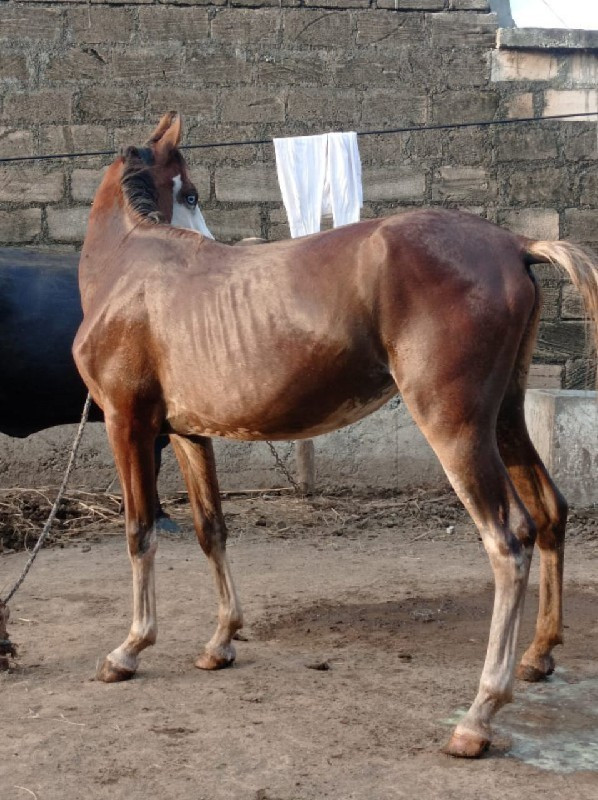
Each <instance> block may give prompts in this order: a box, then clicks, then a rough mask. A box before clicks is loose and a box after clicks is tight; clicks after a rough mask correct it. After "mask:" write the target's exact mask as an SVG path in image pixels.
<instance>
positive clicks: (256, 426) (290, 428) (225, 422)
mask: <svg viewBox="0 0 598 800" xmlns="http://www.w3.org/2000/svg"><path fill="white" fill-rule="evenodd" d="M396 394H397V388H396V385H395V384H394V382H393V383H392V384H390V385H386V386H384V387H381V388H379V389H378V390H377V391H376V392H374V393H372V394H371V395H370V396H369V397H367V398H363V397H357V398H355V397H353V398H346V397H345V398H344V399H343V400H342V401H340V402H339V403H338V404H337V405H336V406H335V407H334V408H330V406H329V405H327V404H322V408H321V411H320V412H319V411H318V409H317V407H314V406H313V405H311V406H310V407H309V408H306V409H302V408H301V407H296V406H293V405H292V404H290V405H288V406H286V405H285V404H283V405H282V406H281V407H280V411H279V413H276V412H271V411H270V412H269V413H264V412H263V409H262V408H261V407H259V408H255V409H253V408H251V407H248V408H246V409H245V411H244V413H243V414H241V415H239V414H238V413H233V412H228V413H227V410H226V408H222V409H221V413H218V411H214V410H211V409H210V411H208V412H205V413H202V410H201V409H200V408H197V409H196V410H194V411H189V410H188V409H186V408H183V407H180V406H178V407H177V404H176V403H171V404H169V410H168V414H167V426H168V428H169V430H170V431H172V432H176V433H180V434H183V435H196V436H219V437H223V438H225V439H238V440H243V441H258V440H265V439H269V440H290V439H306V438H311V437H312V436H320V435H322V434H324V433H330V432H331V431H335V430H338V429H339V428H342V427H344V426H346V425H351V424H352V423H354V422H357V421H359V420H360V419H363V418H364V417H366V416H368V415H369V414H372V413H373V412H374V411H376V410H378V409H379V408H381V407H382V406H383V405H384V404H385V403H386V402H388V400H390V399H391V398H392V397H394V396H395V395H396Z"/></svg>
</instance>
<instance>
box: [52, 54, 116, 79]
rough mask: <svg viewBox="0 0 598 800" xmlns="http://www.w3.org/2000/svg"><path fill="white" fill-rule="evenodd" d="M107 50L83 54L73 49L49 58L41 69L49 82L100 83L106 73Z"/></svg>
mask: <svg viewBox="0 0 598 800" xmlns="http://www.w3.org/2000/svg"><path fill="white" fill-rule="evenodd" d="M108 58H109V56H108V52H107V48H106V49H104V53H102V52H101V51H100V49H99V46H98V49H93V52H91V51H90V52H85V51H83V50H80V49H79V48H77V47H73V48H71V49H70V50H67V51H66V52H61V53H59V54H57V55H54V56H51V58H50V59H49V61H48V64H47V65H46V67H45V69H43V72H44V76H45V78H47V79H48V80H51V81H71V80H77V81H78V80H96V81H102V80H103V79H104V76H105V73H106V71H107V63H108Z"/></svg>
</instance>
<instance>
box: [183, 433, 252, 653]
mask: <svg viewBox="0 0 598 800" xmlns="http://www.w3.org/2000/svg"><path fill="white" fill-rule="evenodd" d="M170 440H171V442H172V446H173V448H174V452H175V454H176V457H177V459H178V462H179V465H180V467H181V471H182V473H183V476H184V478H185V482H186V484H187V489H188V492H189V502H190V503H191V508H192V511H193V521H194V523H195V530H196V533H197V538H198V540H199V543H200V545H201V548H202V550H203V551H204V553H205V554H206V556H207V558H208V561H209V562H210V566H211V567H212V571H213V573H214V577H215V580H216V586H217V588H218V595H219V600H220V602H219V606H218V626H217V628H216V632H215V633H214V635H213V636H212V638H211V639H210V641H209V642H208V644H207V645H206V647H205V650H204V652H203V653H202V654H201V655H200V656H198V658H197V660H196V662H195V666H196V667H199V668H200V669H221V668H222V667H228V666H230V665H231V664H232V663H233V661H234V660H235V648H234V646H233V644H232V638H233V636H234V634H235V632H236V631H237V630H239V628H241V627H243V616H242V613H241V606H240V604H239V600H238V598H237V593H236V591H235V586H234V583H233V578H232V574H231V571H230V566H229V563H228V559H227V557H226V535H227V532H226V525H225V522H224V516H223V514H222V508H221V505H220V493H219V491H218V480H217V477H216V465H215V462H214V452H213V448H212V442H211V440H210V439H207V438H204V437H194V438H193V439H188V438H185V437H183V436H175V435H171V437H170Z"/></svg>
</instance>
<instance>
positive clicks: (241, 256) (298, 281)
mask: <svg viewBox="0 0 598 800" xmlns="http://www.w3.org/2000/svg"><path fill="white" fill-rule="evenodd" d="M181 126H182V123H181V118H180V116H179V115H178V114H176V113H174V112H170V113H168V114H165V115H164V116H163V117H162V118H161V120H160V122H159V124H158V127H157V128H156V130H155V131H154V132H153V134H152V136H151V137H150V139H149V140H148V141H147V142H146V144H145V145H143V146H141V147H131V148H129V149H128V150H127V151H126V152H125V153H124V154H123V155H122V156H121V157H119V158H117V159H116V160H115V161H114V162H113V163H112V165H111V166H110V167H109V169H108V170H107V172H106V174H105V176H104V179H103V181H102V183H101V186H100V187H99V189H98V192H97V194H96V196H95V200H94V203H93V208H92V211H91V215H90V219H89V226H88V229H87V235H86V237H85V242H84V246H83V250H82V254H81V261H80V267H79V284H80V291H81V299H82V306H83V322H82V324H81V327H80V328H79V331H78V332H77V336H76V338H75V342H74V346H73V353H74V358H75V361H76V364H77V367H78V369H79V371H80V373H81V376H82V378H83V380H84V381H85V383H86V385H87V386H88V388H89V390H90V392H91V394H92V396H93V397H94V399H95V401H96V402H97V403H98V405H99V406H101V407H102V409H103V410H104V415H105V420H106V429H107V431H108V436H109V439H110V443H111V446H112V450H113V453H114V458H115V462H116V465H117V468H118V472H119V475H120V479H121V482H122V486H123V493H124V498H125V530H126V538H127V544H128V552H129V557H130V561H131V566H132V575H133V620H132V625H131V628H130V632H129V634H128V636H127V637H126V639H125V640H124V642H123V643H122V644H121V645H120V646H119V647H117V648H116V649H115V650H113V651H112V652H111V653H109V654H108V655H107V656H106V658H105V660H104V661H103V663H102V665H101V666H100V668H99V670H98V674H97V677H98V679H100V680H102V681H106V682H113V681H121V680H125V679H128V678H131V677H132V676H133V675H134V674H135V672H136V670H137V668H138V664H139V654H140V653H141V651H142V650H144V649H145V648H146V647H148V646H149V645H151V644H154V643H155V641H156V634H157V624H156V603H155V593H154V559H155V554H156V548H157V537H156V534H155V530H154V506H153V503H152V491H153V473H154V467H153V442H154V439H155V437H156V436H157V435H159V434H168V436H169V437H170V441H171V443H172V445H173V448H174V451H175V454H176V457H177V459H178V462H179V465H180V468H181V470H182V473H183V475H184V478H185V481H186V484H187V488H188V492H189V501H190V504H191V508H192V513H193V518H194V524H195V529H196V533H197V538H198V540H199V544H200V545H201V547H202V549H203V551H204V553H205V555H206V556H207V558H208V560H209V563H210V564H211V566H212V568H213V572H214V576H215V582H216V585H217V589H218V593H219V610H218V623H217V627H216V631H215V633H214V635H213V637H212V638H211V639H210V641H209V642H208V644H207V645H206V647H205V649H204V651H203V653H202V654H201V655H200V656H199V657H198V658H197V660H196V662H195V664H196V666H197V667H199V668H201V669H206V670H212V669H218V668H222V667H226V666H229V665H231V664H232V663H233V661H234V659H235V650H234V647H233V644H232V639H233V636H234V634H235V633H236V632H237V631H238V630H239V628H241V627H242V624H243V617H242V612H241V607H240V604H239V600H238V598H237V593H236V590H235V586H234V582H233V578H232V575H231V570H230V567H229V564H228V560H227V554H226V536H227V531H226V526H225V522H224V519H223V514H222V509H221V504H220V497H219V492H218V483H217V477H216V468H215V463H214V454H213V448H212V443H211V438H212V437H214V436H220V437H225V438H230V439H241V440H249V441H254V440H264V439H272V440H280V439H301V438H307V437H312V436H316V435H319V434H322V433H325V432H328V431H332V430H335V429H337V428H339V427H341V426H343V425H347V424H349V423H352V422H355V421H356V420H358V419H360V418H362V417H363V416H365V415H366V414H369V413H370V412H373V411H374V410H375V409H377V408H379V407H380V406H382V404H383V403H385V402H386V401H387V400H389V399H390V398H391V397H392V396H393V395H395V394H396V393H397V392H400V393H401V396H402V399H403V401H404V402H405V404H406V405H407V407H408V409H409V411H410V412H411V415H412V416H413V418H414V419H415V421H416V422H417V424H418V426H419V427H420V429H421V430H422V432H423V433H424V435H425V437H426V438H427V440H428V442H429V443H430V444H431V446H432V448H433V449H434V451H435V453H436V455H437V456H438V458H439V460H440V462H441V464H442V466H443V468H444V470H445V472H446V474H447V476H448V479H449V481H450V482H451V484H452V486H453V487H454V489H455V491H456V493H457V495H458V496H459V497H460V499H461V500H462V502H463V504H464V506H465V508H466V509H467V510H468V512H469V513H470V515H471V517H472V519H473V521H474V523H475V524H476V526H477V528H478V530H479V532H480V535H481V538H482V540H483V542H484V545H485V548H486V550H487V553H488V556H489V560H490V564H491V566H492V570H493V573H494V579H495V600H494V608H493V614H492V621H491V626H490V635H489V644H488V649H487V654H486V659H485V663H484V667H483V671H482V675H481V679H480V684H479V689H478V692H477V695H476V697H475V699H474V701H473V704H472V705H471V707H470V708H469V710H468V712H467V713H466V715H465V716H464V717H463V719H462V720H461V721H460V722H459V724H458V725H457V726H456V728H455V730H454V732H453V733H452V736H451V738H450V741H449V742H448V745H447V746H446V748H445V750H446V752H447V753H449V754H451V755H453V756H463V757H477V756H480V755H481V754H482V753H483V752H484V750H485V749H486V748H487V747H488V745H489V743H490V741H491V736H492V731H491V723H492V719H493V717H494V715H495V713H496V712H497V710H498V709H499V708H500V707H501V706H503V705H504V704H505V703H507V702H508V701H509V700H511V698H512V688H513V683H514V672H515V645H516V640H517V633H518V628H519V622H520V617H521V612H522V607H523V601H524V595H525V590H526V585H527V580H528V573H529V567H530V560H531V556H532V549H533V546H534V543H535V542H536V541H537V542H538V545H539V549H540V557H541V579H540V582H541V587H540V605H539V614H538V621H537V626H536V631H535V635H534V638H533V641H532V643H531V645H530V646H529V647H528V649H527V650H526V652H525V654H524V655H523V658H522V661H521V663H520V666H519V675H520V676H521V677H523V678H525V679H527V680H539V679H541V678H544V677H546V676H547V675H549V674H550V673H551V672H552V671H553V669H554V660H553V656H552V653H551V651H552V648H553V647H554V646H555V645H556V644H559V643H560V642H562V602H561V597H562V574H563V555H564V535H565V525H566V520H567V504H566V501H565V499H564V498H563V496H562V495H561V493H560V492H559V490H558V489H557V488H556V486H555V485H554V483H553V481H552V479H551V478H550V476H549V474H548V472H547V470H546V468H545V467H544V465H543V464H542V462H541V460H540V458H539V457H538V454H537V452H536V450H535V448H534V446H533V445H532V442H531V440H530V438H529V435H528V432H527V429H526V425H525V419H524V393H525V385H526V376H527V373H528V368H529V364H530V361H531V357H532V351H533V348H534V342H535V339H536V333H537V327H538V319H539V314H540V306H541V302H540V292H539V288H538V285H537V282H536V280H535V278H534V275H533V271H532V268H531V265H532V264H533V263H536V262H540V263H546V262H551V263H553V264H555V265H556V266H557V267H559V268H561V269H562V270H563V272H564V273H565V274H566V275H567V276H568V277H569V278H570V279H571V280H572V282H573V283H574V284H575V285H576V286H577V288H578V289H579V290H580V292H581V294H582V296H583V298H584V302H585V305H586V308H587V311H588V314H589V315H590V317H591V319H592V321H593V323H592V324H593V327H592V330H593V333H594V335H595V338H596V340H597V341H598V265H597V264H596V261H595V260H593V257H592V256H591V254H590V253H589V252H586V251H584V250H583V249H582V248H580V247H577V246H575V245H573V244H571V243H565V242H546V241H533V240H531V239H528V238H526V237H523V236H518V235H515V234H513V233H511V232H509V231H507V230H504V229H502V228H500V227H498V226H496V225H493V224H492V223H490V222H488V221H486V220H484V219H482V218H480V217H477V216H473V215H470V214H466V213H463V212H460V211H457V210H449V209H442V208H435V209H423V208H422V209H418V210H412V211H408V212H405V213H402V214H398V215H395V216H392V217H387V218H384V219H371V220H367V221H364V222H360V223H356V224H353V225H347V226H345V227H341V228H336V229H335V230H332V231H328V232H324V233H318V234H315V235H312V236H306V237H303V238H298V239H293V240H286V241H280V242H271V243H267V244H260V245H259V247H253V246H248V247H245V248H242V249H238V250H237V249H234V248H233V247H231V246H228V245H224V244H220V243H217V242H214V241H211V240H209V239H207V238H205V237H204V236H202V235H198V234H197V233H194V232H192V231H189V230H182V229H179V228H176V227H172V226H171V225H169V224H168V223H169V222H170V221H171V216H172V208H173V200H175V199H176V197H177V195H178V193H180V191H181V189H180V188H179V187H181V186H182V187H183V190H184V187H185V186H188V185H189V183H190V177H189V172H188V168H187V165H186V163H185V160H184V158H183V156H182V154H181V151H180V149H179V144H180V140H181V130H182V127H181Z"/></svg>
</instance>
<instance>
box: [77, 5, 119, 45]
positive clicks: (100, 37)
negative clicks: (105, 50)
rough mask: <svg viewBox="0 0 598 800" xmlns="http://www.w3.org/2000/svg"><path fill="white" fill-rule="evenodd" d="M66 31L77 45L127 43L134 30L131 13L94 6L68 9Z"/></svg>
mask: <svg viewBox="0 0 598 800" xmlns="http://www.w3.org/2000/svg"><path fill="white" fill-rule="evenodd" d="M67 30H68V31H69V34H70V37H71V38H72V39H73V41H74V42H76V43H77V44H79V43H86V44H97V43H99V42H110V43H112V42H129V41H130V40H131V38H132V36H133V32H134V30H135V18H134V16H133V11H132V10H131V9H127V8H109V7H108V6H105V5H104V6H101V5H96V6H92V7H91V8H90V7H89V6H84V7H79V8H69V9H68V10H67Z"/></svg>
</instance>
